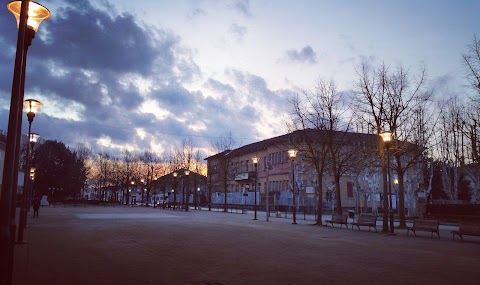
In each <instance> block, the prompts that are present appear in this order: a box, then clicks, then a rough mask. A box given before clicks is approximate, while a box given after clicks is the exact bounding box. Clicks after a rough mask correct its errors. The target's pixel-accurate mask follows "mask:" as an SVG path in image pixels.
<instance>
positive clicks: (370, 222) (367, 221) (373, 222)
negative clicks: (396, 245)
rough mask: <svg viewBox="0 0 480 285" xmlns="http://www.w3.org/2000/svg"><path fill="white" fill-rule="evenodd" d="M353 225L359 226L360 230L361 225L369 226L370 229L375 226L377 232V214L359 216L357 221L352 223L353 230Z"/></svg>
mask: <svg viewBox="0 0 480 285" xmlns="http://www.w3.org/2000/svg"><path fill="white" fill-rule="evenodd" d="M353 226H357V228H358V229H359V230H360V226H365V227H368V231H370V228H374V229H375V232H377V216H359V217H358V219H357V221H356V222H353V223H352V230H353Z"/></svg>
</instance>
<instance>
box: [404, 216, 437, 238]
mask: <svg viewBox="0 0 480 285" xmlns="http://www.w3.org/2000/svg"><path fill="white" fill-rule="evenodd" d="M439 226H440V221H438V220H419V219H415V220H413V226H411V227H408V228H407V235H408V234H409V233H410V231H412V232H413V234H414V235H415V236H417V233H416V231H427V232H431V238H433V233H436V234H437V235H438V237H439V238H440V230H439Z"/></svg>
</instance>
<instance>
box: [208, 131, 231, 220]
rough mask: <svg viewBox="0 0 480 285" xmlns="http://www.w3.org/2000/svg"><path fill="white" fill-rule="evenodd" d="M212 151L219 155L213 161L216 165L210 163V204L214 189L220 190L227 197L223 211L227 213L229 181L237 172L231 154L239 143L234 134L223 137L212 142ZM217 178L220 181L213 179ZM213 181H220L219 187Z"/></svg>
mask: <svg viewBox="0 0 480 285" xmlns="http://www.w3.org/2000/svg"><path fill="white" fill-rule="evenodd" d="M211 146H212V149H213V150H214V151H215V152H216V153H217V154H216V155H215V156H214V157H215V160H212V162H213V161H214V162H213V163H214V164H211V163H210V161H209V163H208V176H209V179H208V181H209V204H210V203H211V196H212V188H217V187H218V188H220V189H221V190H223V192H224V194H225V197H224V203H223V211H224V212H227V190H228V181H229V180H230V179H231V177H232V175H233V174H234V172H235V170H236V169H235V164H234V163H232V157H231V156H229V153H230V152H231V151H232V150H233V149H235V148H237V147H238V145H237V141H236V140H235V139H234V138H233V136H232V133H231V132H230V133H228V134H226V135H224V136H221V137H220V138H218V139H217V140H216V141H212V142H211ZM213 175H215V176H217V178H218V179H214V180H213V179H212V176H213ZM212 181H218V183H219V185H212Z"/></svg>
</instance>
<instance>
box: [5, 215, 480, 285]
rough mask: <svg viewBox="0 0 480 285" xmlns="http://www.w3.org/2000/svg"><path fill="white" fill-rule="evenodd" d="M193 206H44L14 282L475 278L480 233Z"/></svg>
mask: <svg viewBox="0 0 480 285" xmlns="http://www.w3.org/2000/svg"><path fill="white" fill-rule="evenodd" d="M252 218H253V215H252V214H251V213H250V214H247V215H242V214H234V213H222V212H208V211H205V210H202V211H195V210H192V211H190V212H188V213H185V212H181V211H172V210H164V209H153V208H140V207H136V208H129V207H122V206H118V207H76V208H74V207H67V208H64V207H56V208H53V207H47V208H42V209H40V217H39V218H38V219H32V218H31V216H29V228H28V229H27V239H28V243H27V244H25V245H17V246H16V249H15V267H14V284H41V285H43V284H179V285H181V284H214V283H209V282H213V281H217V282H222V283H224V284H230V285H240V284H242V285H247V284H387V283H388V284H454V283H461V284H478V283H479V282H480V281H479V280H478V278H479V275H478V270H479V265H480V262H479V261H480V239H479V238H477V237H466V241H465V242H460V241H452V240H451V234H450V233H449V231H448V229H444V230H442V231H441V236H442V237H441V238H440V239H438V238H434V239H431V238H430V234H429V233H425V232H424V233H420V236H419V237H412V236H410V237H407V236H406V232H405V231H404V230H399V231H397V232H398V234H397V235H396V236H387V235H384V234H381V233H369V232H368V229H366V228H364V229H363V230H362V231H358V230H351V228H350V229H345V228H343V229H340V228H331V227H328V228H327V227H319V226H312V225H311V224H312V222H311V221H303V220H301V219H299V220H298V224H297V225H292V224H291V220H287V219H283V218H273V217H272V218H270V222H266V221H265V220H264V219H263V218H264V217H263V218H261V217H259V220H258V221H253V220H252Z"/></svg>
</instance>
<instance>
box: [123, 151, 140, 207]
mask: <svg viewBox="0 0 480 285" xmlns="http://www.w3.org/2000/svg"><path fill="white" fill-rule="evenodd" d="M119 175H120V178H121V181H122V184H123V190H124V191H125V193H124V194H123V197H126V199H125V201H124V202H125V205H128V204H129V203H130V192H129V187H130V185H131V182H132V181H134V182H135V181H136V183H138V181H139V179H138V178H139V177H138V176H139V173H138V157H137V156H136V155H135V154H133V153H132V152H130V151H128V150H124V151H123V153H122V161H121V164H120V173H119Z"/></svg>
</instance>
